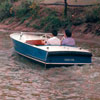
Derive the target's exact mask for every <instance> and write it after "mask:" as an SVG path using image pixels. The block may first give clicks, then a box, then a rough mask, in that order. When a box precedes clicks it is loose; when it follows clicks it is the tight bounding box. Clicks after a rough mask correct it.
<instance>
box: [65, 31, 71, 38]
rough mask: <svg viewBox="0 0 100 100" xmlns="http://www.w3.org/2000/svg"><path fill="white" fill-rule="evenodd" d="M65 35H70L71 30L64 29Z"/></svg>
mask: <svg viewBox="0 0 100 100" xmlns="http://www.w3.org/2000/svg"><path fill="white" fill-rule="evenodd" d="M65 35H66V36H67V37H71V36H72V33H71V31H70V30H68V29H67V30H65Z"/></svg>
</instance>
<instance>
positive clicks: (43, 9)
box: [0, 0, 100, 35]
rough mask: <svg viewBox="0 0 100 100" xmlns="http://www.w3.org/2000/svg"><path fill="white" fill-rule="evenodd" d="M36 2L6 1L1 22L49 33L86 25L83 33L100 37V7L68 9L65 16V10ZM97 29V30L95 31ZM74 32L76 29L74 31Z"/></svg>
mask: <svg viewBox="0 0 100 100" xmlns="http://www.w3.org/2000/svg"><path fill="white" fill-rule="evenodd" d="M39 2H40V1H39ZM39 2H37V1H35V0H33V1H32V0H20V1H19V0H6V1H3V2H2V3H1V4H0V22H2V23H4V22H5V20H6V19H8V18H10V20H9V21H8V23H7V24H11V23H13V22H16V23H19V24H18V25H21V24H24V25H25V26H26V27H31V28H33V29H36V30H43V31H44V32H49V31H51V30H52V29H56V30H62V29H65V28H69V29H72V26H74V27H77V26H81V25H84V24H85V28H84V29H83V30H81V31H82V33H89V32H91V33H93V34H96V35H100V29H99V27H100V25H99V23H100V15H99V12H100V6H99V5H98V6H93V7H85V8H70V7H68V12H67V16H64V14H63V11H64V8H63V7H60V8H59V9H58V7H57V6H55V7H47V6H41V5H40V3H39ZM93 28H95V29H93ZM73 30H74V29H73Z"/></svg>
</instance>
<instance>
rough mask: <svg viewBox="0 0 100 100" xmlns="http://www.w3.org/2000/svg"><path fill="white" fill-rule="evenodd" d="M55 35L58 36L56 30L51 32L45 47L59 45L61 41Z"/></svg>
mask: <svg viewBox="0 0 100 100" xmlns="http://www.w3.org/2000/svg"><path fill="white" fill-rule="evenodd" d="M57 35H58V32H57V30H53V31H52V34H51V37H50V38H49V39H48V40H47V41H46V43H45V45H60V44H61V41H60V39H59V38H58V37H57Z"/></svg>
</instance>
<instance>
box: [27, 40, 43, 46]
mask: <svg viewBox="0 0 100 100" xmlns="http://www.w3.org/2000/svg"><path fill="white" fill-rule="evenodd" d="M26 43H28V44H31V45H44V44H43V42H42V40H27V41H26Z"/></svg>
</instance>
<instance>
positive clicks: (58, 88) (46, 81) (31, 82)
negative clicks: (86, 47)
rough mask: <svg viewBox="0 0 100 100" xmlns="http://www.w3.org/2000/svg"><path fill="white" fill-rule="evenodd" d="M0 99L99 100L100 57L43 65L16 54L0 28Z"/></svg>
mask: <svg viewBox="0 0 100 100" xmlns="http://www.w3.org/2000/svg"><path fill="white" fill-rule="evenodd" d="M0 100H100V58H99V57H95V58H93V64H92V65H84V66H81V67H79V66H72V67H60V68H58V67H55V68H50V69H45V68H43V67H42V66H40V65H38V64H36V63H34V62H32V61H30V60H29V59H26V58H24V57H22V56H19V55H18V54H16V53H15V51H14V49H13V45H12V42H11V40H10V38H9V33H7V32H5V33H1V32H0Z"/></svg>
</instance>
